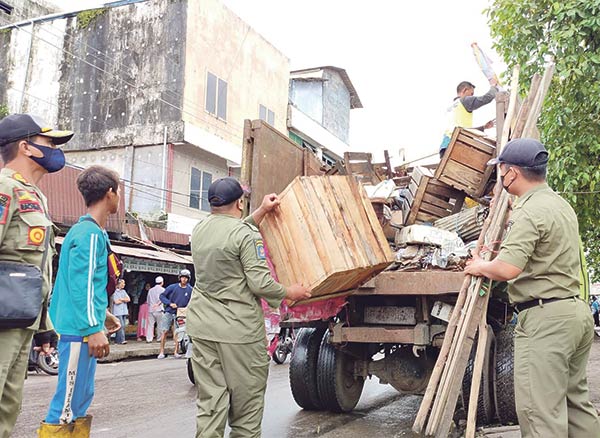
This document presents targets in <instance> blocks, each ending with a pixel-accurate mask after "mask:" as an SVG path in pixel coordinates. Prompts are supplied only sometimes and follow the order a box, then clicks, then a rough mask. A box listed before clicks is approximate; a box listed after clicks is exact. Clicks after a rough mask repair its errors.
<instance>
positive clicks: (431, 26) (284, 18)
mask: <svg viewBox="0 0 600 438" xmlns="http://www.w3.org/2000/svg"><path fill="white" fill-rule="evenodd" d="M190 1H194V0H190ZM196 1H198V0H196ZM223 2H224V3H225V4H226V5H227V6H228V7H229V8H230V9H231V10H232V11H233V12H234V13H236V14H237V15H238V16H240V17H241V18H242V19H243V20H244V21H246V22H247V23H248V24H250V25H251V26H252V27H253V28H254V29H255V30H256V31H258V32H259V33H261V34H262V35H263V36H264V37H265V38H266V39H267V40H268V41H269V42H271V43H272V44H273V45H274V46H275V47H277V48H278V49H279V50H280V51H281V52H283V53H284V54H285V55H286V56H287V57H288V58H289V59H290V63H291V69H292V70H296V69H303V68H309V67H317V66H323V65H333V66H336V67H340V68H343V69H345V70H346V71H347V72H348V75H349V76H350V80H351V81H352V83H353V85H354V87H355V88H356V90H357V92H358V95H359V97H360V99H361V101H362V104H363V107H364V108H363V109H354V110H352V111H351V121H350V147H351V150H354V151H365V152H372V153H373V154H374V155H375V161H382V158H383V150H384V149H388V150H389V152H390V156H391V159H392V163H393V164H395V165H396V164H400V163H401V162H402V161H403V158H404V159H405V160H415V159H417V158H421V157H424V156H426V155H430V154H435V153H436V152H437V150H438V147H439V143H440V141H441V138H442V135H443V131H444V129H445V126H446V120H447V116H446V109H447V108H448V106H449V105H450V104H451V102H452V99H453V98H454V97H455V95H456V85H457V84H458V83H459V82H461V81H463V80H468V81H470V82H472V83H474V84H475V85H476V86H477V87H476V90H475V94H477V95H478V94H484V93H485V92H486V91H487V89H488V87H489V86H488V83H487V80H486V79H485V77H484V75H483V73H481V71H480V69H479V66H478V65H477V63H476V62H475V58H474V56H473V52H472V49H471V43H472V42H474V41H476V42H477V43H478V44H479V46H480V47H481V48H482V49H483V51H484V52H485V53H486V54H487V55H488V56H489V57H490V58H491V59H492V61H493V62H494V64H493V65H494V69H495V71H496V73H497V74H500V73H501V72H503V70H505V69H506V67H505V66H504V64H503V63H502V62H501V61H500V59H499V58H498V56H497V55H496V54H495V52H494V51H493V50H492V41H491V38H490V36H489V29H488V26H487V17H486V16H485V14H484V13H483V10H484V9H485V8H486V7H487V6H488V0H452V1H448V0H423V1H409V0H369V1H358V0H354V1H348V0H302V1H299V0H296V1H291V0H223ZM54 3H56V4H58V5H59V6H61V7H63V8H65V9H69V8H78V7H81V6H88V5H89V6H90V7H91V6H94V5H97V4H101V3H104V2H99V1H96V0H76V1H72V0H56V1H54ZM494 116H495V106H494V105H493V104H490V105H487V106H486V107H483V108H482V109H480V110H478V111H476V112H475V113H474V123H475V126H477V125H478V124H481V125H483V124H484V123H485V122H487V121H488V120H491V119H493V118H494ZM490 135H494V132H493V131H492V132H490Z"/></svg>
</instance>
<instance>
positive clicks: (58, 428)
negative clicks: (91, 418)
mask: <svg viewBox="0 0 600 438" xmlns="http://www.w3.org/2000/svg"><path fill="white" fill-rule="evenodd" d="M74 430H75V424H74V423H70V424H48V423H42V424H40V428H39V429H38V430H37V433H38V437H39V438H72V437H73V431H74Z"/></svg>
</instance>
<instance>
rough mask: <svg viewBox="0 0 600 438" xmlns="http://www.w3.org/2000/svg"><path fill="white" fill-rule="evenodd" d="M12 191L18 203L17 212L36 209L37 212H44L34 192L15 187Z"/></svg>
mask: <svg viewBox="0 0 600 438" xmlns="http://www.w3.org/2000/svg"><path fill="white" fill-rule="evenodd" d="M14 193H15V199H16V200H17V203H18V205H19V213H28V212H31V211H37V212H38V213H43V212H44V209H43V208H42V204H41V202H40V200H39V199H38V198H37V196H36V194H35V193H32V192H29V191H27V190H24V189H19V188H16V187H15V189H14Z"/></svg>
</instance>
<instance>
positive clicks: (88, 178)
mask: <svg viewBox="0 0 600 438" xmlns="http://www.w3.org/2000/svg"><path fill="white" fill-rule="evenodd" d="M77 188H78V189H79V191H80V192H81V194H82V195H83V198H84V200H85V204H86V206H87V208H88V214H87V215H85V216H82V217H81V218H80V219H79V221H78V222H77V224H75V225H74V226H73V227H71V229H70V230H69V232H68V233H67V235H66V237H65V240H64V242H63V244H62V248H61V252H60V260H59V264H58V273H57V275H56V282H55V285H54V290H53V293H52V298H51V302H50V310H49V314H50V319H51V320H52V323H53V324H54V328H55V330H56V332H57V333H58V334H59V335H60V339H59V341H58V350H59V356H60V363H59V369H58V382H57V387H56V393H55V394H54V398H53V399H52V401H51V403H50V408H49V410H48V415H47V416H46V420H45V422H44V423H42V425H41V427H40V430H39V433H40V437H52V436H63V435H60V434H61V433H64V432H65V431H70V430H76V431H77V432H76V433H75V436H77V437H89V430H90V426H91V417H90V416H86V412H87V409H88V407H89V405H90V403H91V402H92V398H93V396H94V376H95V372H96V360H97V359H100V358H102V357H105V356H107V355H108V353H109V343H108V339H107V338H106V335H105V334H104V326H105V324H106V326H107V328H108V329H109V331H116V330H117V329H118V328H119V323H118V320H116V319H115V317H114V316H112V315H111V314H110V313H108V311H107V307H108V295H107V292H106V286H107V283H108V261H107V258H108V243H109V240H108V234H107V233H106V231H105V229H104V228H105V226H106V222H107V220H108V216H109V215H110V214H113V213H116V212H117V208H118V206H119V175H118V174H117V173H116V172H114V171H112V170H109V169H107V168H105V167H102V166H92V167H90V168H88V169H86V170H84V171H83V172H82V173H81V175H79V177H78V178H77ZM73 376H74V378H73Z"/></svg>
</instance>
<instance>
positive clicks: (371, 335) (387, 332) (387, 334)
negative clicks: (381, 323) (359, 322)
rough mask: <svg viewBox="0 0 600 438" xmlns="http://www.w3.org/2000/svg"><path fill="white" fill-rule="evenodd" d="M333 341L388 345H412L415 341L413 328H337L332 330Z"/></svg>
mask: <svg viewBox="0 0 600 438" xmlns="http://www.w3.org/2000/svg"><path fill="white" fill-rule="evenodd" d="M333 339H334V340H336V341H337V340H338V339H339V341H337V342H340V343H341V342H358V343H372V342H381V343H386V344H387V343H389V344H412V343H414V339H415V329H414V328H413V327H398V328H391V327H390V328H387V327H339V326H334V328H333Z"/></svg>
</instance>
